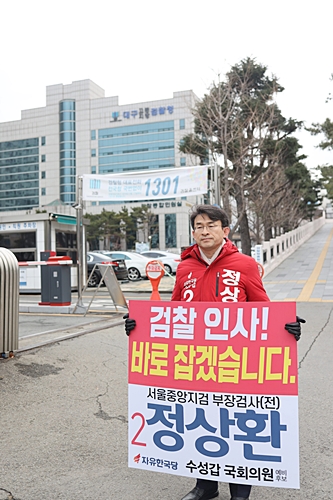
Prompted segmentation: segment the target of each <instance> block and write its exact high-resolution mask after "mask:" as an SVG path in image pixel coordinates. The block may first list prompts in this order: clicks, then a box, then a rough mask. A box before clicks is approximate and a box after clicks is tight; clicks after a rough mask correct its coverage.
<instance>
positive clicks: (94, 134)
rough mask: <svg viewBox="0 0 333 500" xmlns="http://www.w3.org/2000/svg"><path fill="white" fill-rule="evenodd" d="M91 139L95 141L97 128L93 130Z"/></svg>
mask: <svg viewBox="0 0 333 500" xmlns="http://www.w3.org/2000/svg"><path fill="white" fill-rule="evenodd" d="M91 140H92V141H95V140H96V130H92V131H91Z"/></svg>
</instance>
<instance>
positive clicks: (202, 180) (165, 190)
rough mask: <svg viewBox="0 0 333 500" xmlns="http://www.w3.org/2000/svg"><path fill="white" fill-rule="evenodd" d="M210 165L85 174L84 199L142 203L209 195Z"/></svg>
mask: <svg viewBox="0 0 333 500" xmlns="http://www.w3.org/2000/svg"><path fill="white" fill-rule="evenodd" d="M207 168H208V167H207V166H202V165H200V166H197V167H182V168H172V169H160V170H145V171H143V172H139V173H136V172H128V173H121V174H112V175H83V187H82V198H83V200H88V201H117V200H119V201H139V200H154V199H156V200H162V199H166V198H180V197H182V196H192V195H197V194H204V193H207Z"/></svg>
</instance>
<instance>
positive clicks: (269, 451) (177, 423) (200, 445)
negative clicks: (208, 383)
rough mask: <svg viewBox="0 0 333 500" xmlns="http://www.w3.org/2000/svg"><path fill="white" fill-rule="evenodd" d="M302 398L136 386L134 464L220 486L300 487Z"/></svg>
mask: <svg viewBox="0 0 333 500" xmlns="http://www.w3.org/2000/svg"><path fill="white" fill-rule="evenodd" d="M297 399H298V398H297V396H277V397H274V398H272V397H269V396H262V395H255V394H253V395H241V394H239V395H237V396H235V395H232V394H217V393H202V392H189V391H177V390H172V389H166V388H161V387H147V386H138V385H132V384H130V385H129V415H130V418H129V456H128V460H129V463H128V465H129V467H134V468H137V469H143V470H146V471H151V472H153V471H154V472H166V473H168V474H175V475H181V476H187V477H193V478H201V479H210V480H212V481H222V482H230V483H243V484H253V485H257V486H274V487H279V488H299V477H298V468H299V458H298V401H297ZM287 431H288V432H287Z"/></svg>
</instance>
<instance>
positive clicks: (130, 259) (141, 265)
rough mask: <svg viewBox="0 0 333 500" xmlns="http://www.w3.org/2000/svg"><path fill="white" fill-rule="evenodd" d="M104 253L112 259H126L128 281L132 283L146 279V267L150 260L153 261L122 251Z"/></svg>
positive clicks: (137, 254)
mask: <svg viewBox="0 0 333 500" xmlns="http://www.w3.org/2000/svg"><path fill="white" fill-rule="evenodd" d="M103 253H104V254H106V255H108V256H109V257H112V259H124V261H125V264H126V267H127V271H128V279H129V280H130V281H137V280H139V279H140V278H146V277H147V275H146V265H147V264H148V262H149V261H150V260H153V259H149V258H148V257H145V256H144V255H141V254H140V253H136V252H123V251H121V250H120V251H119V252H118V251H117V252H103Z"/></svg>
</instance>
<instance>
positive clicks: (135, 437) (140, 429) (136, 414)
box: [131, 412, 147, 446]
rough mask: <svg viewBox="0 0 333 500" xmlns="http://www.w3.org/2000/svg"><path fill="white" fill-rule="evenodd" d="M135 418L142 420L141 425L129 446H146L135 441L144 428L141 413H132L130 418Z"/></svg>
mask: <svg viewBox="0 0 333 500" xmlns="http://www.w3.org/2000/svg"><path fill="white" fill-rule="evenodd" d="M135 417H140V418H141V420H142V424H141V426H140V428H139V430H138V432H137V433H136V434H135V436H134V438H133V439H132V441H131V444H136V445H137V446H147V444H146V443H140V442H139V441H136V439H137V437H138V436H139V435H140V434H141V432H142V429H143V428H144V426H145V417H144V416H143V415H142V413H138V412H136V413H133V415H132V417H131V418H132V419H134V418H135Z"/></svg>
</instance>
